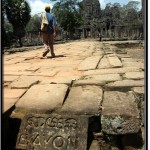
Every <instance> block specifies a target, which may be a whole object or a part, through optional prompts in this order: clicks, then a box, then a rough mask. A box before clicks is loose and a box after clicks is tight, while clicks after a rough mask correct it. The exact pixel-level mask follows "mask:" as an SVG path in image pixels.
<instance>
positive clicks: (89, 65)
mask: <svg viewBox="0 0 150 150" xmlns="http://www.w3.org/2000/svg"><path fill="white" fill-rule="evenodd" d="M101 57H102V56H91V57H87V58H86V59H85V60H84V61H82V62H81V63H80V65H79V66H78V70H91V69H96V67H97V64H98V62H99V60H100V59H101Z"/></svg>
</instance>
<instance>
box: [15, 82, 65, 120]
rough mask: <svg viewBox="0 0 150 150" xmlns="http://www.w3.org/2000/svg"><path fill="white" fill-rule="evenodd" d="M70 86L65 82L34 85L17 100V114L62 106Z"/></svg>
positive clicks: (44, 110)
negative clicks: (64, 83)
mask: <svg viewBox="0 0 150 150" xmlns="http://www.w3.org/2000/svg"><path fill="white" fill-rule="evenodd" d="M67 89H68V86H67V85H63V84H44V85H34V86H32V87H31V88H30V89H29V90H28V91H27V92H26V93H25V94H24V96H23V97H22V98H21V99H20V100H19V101H18V102H17V104H16V109H15V113H16V114H15V115H16V117H17V113H19V114H18V115H20V113H22V114H21V116H18V117H22V116H24V115H25V114H26V113H29V112H44V113H45V112H48V111H49V112H50V111H52V110H54V109H57V108H59V107H61V106H62V103H63V100H64V97H65V95H66V92H67Z"/></svg>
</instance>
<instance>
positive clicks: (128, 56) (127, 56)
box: [117, 54, 131, 58]
mask: <svg viewBox="0 0 150 150" xmlns="http://www.w3.org/2000/svg"><path fill="white" fill-rule="evenodd" d="M117 56H118V57H119V58H131V56H130V55H127V54H117Z"/></svg>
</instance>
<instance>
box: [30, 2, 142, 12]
mask: <svg viewBox="0 0 150 150" xmlns="http://www.w3.org/2000/svg"><path fill="white" fill-rule="evenodd" d="M27 1H28V3H29V5H30V7H31V15H34V14H37V13H41V12H44V7H45V4H50V5H51V7H53V5H54V4H55V3H56V2H51V1H50V0H27ZM57 1H59V0H57ZM81 1H82V0H81ZM99 1H100V4H101V9H104V8H105V6H106V4H107V3H112V4H113V3H116V2H118V3H120V4H121V5H124V4H127V3H128V2H129V1H130V0H99ZM134 1H139V2H141V0H134Z"/></svg>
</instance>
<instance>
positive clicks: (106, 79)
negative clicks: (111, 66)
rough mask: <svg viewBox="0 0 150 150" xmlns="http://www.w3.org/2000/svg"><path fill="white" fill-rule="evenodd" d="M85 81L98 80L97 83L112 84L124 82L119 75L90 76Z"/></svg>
mask: <svg viewBox="0 0 150 150" xmlns="http://www.w3.org/2000/svg"><path fill="white" fill-rule="evenodd" d="M84 80H90V81H92V80H96V81H97V82H111V81H118V80H122V78H121V76H120V75H119V74H107V75H104V74H102V75H89V76H86V77H85V78H84Z"/></svg>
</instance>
